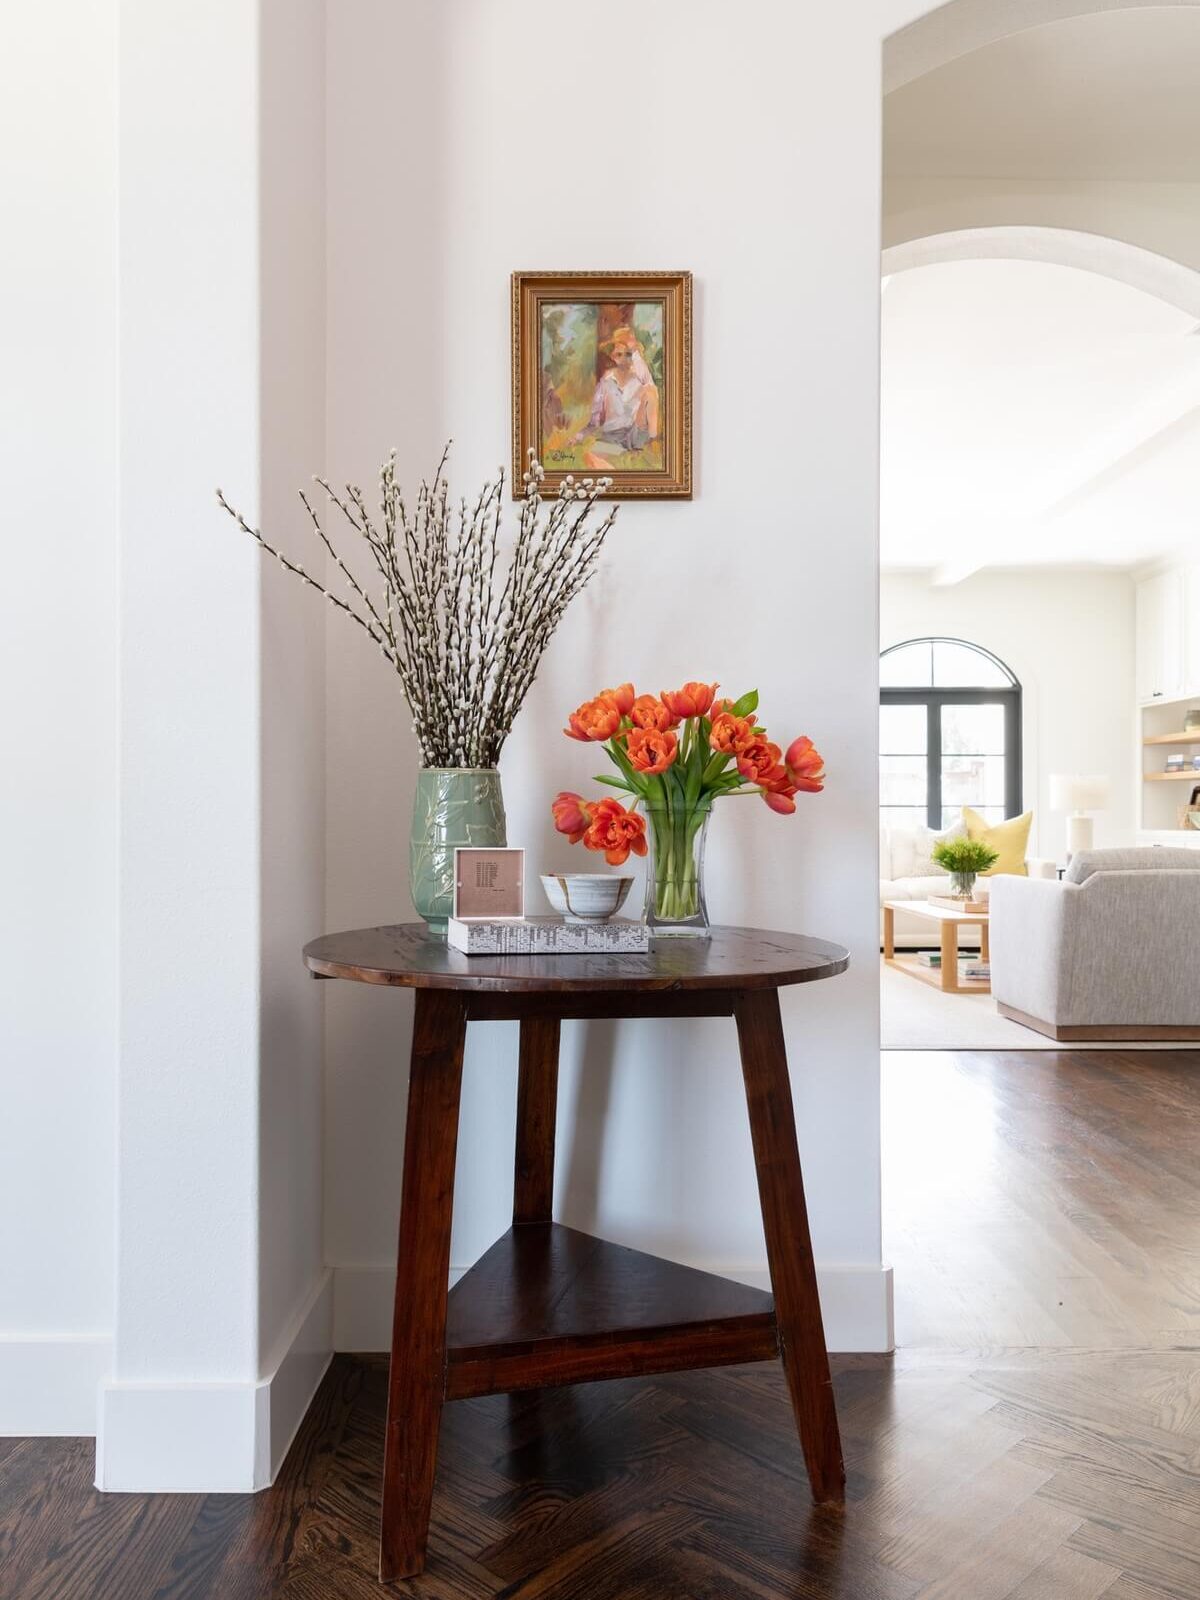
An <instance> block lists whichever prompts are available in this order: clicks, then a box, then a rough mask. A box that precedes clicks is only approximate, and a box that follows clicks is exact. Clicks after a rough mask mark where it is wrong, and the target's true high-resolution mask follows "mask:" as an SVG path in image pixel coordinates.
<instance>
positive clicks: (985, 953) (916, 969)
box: [883, 900, 992, 994]
mask: <svg viewBox="0 0 1200 1600" xmlns="http://www.w3.org/2000/svg"><path fill="white" fill-rule="evenodd" d="M897 911H906V912H907V913H908V914H909V916H913V917H924V918H926V919H927V920H928V921H930V922H936V923H937V924H938V925H939V928H940V930H941V931H940V941H941V949H942V965H941V969H940V970H939V969H938V968H937V967H923V966H922V965H921V963H920V962H919V961H918V960H917V958H916V956H915V955H900V956H898V955H897V954H896V912H897ZM960 928H978V929H979V954H980V956H981V957H982V958H983V960H985V961H987V960H989V959H990V954H991V952H990V947H989V945H988V914H987V912H986V911H952V910H951V909H950V907H949V906H934V905H930V903H929V901H928V900H888V901H885V902H884V907H883V959H884V960H885V961H886V962H887V963H888V964H889V965H890V966H893V967H895V968H896V969H897V971H899V972H907V973H909V974H910V976H911V977H914V978H919V979H920V980H921V982H922V983H928V984H930V985H931V986H932V987H933V988H935V989H941V990H942V992H943V993H944V994H991V992H992V985H991V982H990V980H989V979H987V978H967V979H964V980H960V979H959V976H958V930H959V929H960Z"/></svg>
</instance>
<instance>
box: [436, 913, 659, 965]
mask: <svg viewBox="0 0 1200 1600" xmlns="http://www.w3.org/2000/svg"><path fill="white" fill-rule="evenodd" d="M446 942H447V943H448V944H449V945H450V946H451V948H452V949H454V950H461V951H462V953H463V955H465V956H592V955H608V956H618V955H620V956H629V955H641V954H643V953H644V952H645V951H647V950H648V949H649V948H650V932H649V929H648V928H647V927H646V924H645V923H644V922H631V921H630V919H629V918H628V917H614V918H612V919H611V920H610V921H608V922H581V921H572V920H571V918H570V917H520V918H518V919H517V920H516V921H515V922H510V921H508V920H507V919H506V920H504V921H500V922H486V921H483V922H459V921H457V920H456V919H455V918H454V917H451V918H450V922H449V926H448V930H447V935H446Z"/></svg>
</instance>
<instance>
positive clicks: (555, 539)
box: [217, 445, 616, 932]
mask: <svg viewBox="0 0 1200 1600" xmlns="http://www.w3.org/2000/svg"><path fill="white" fill-rule="evenodd" d="M449 451H450V446H449V445H447V446H446V449H445V451H443V453H442V459H441V461H440V462H439V464H438V469H437V472H436V473H435V474H434V477H433V482H432V483H431V484H430V483H422V484H421V487H420V489H419V490H418V492H417V496H416V499H415V501H414V502H411V503H410V502H409V501H407V500H406V499H405V498H404V495H403V494H402V492H401V490H400V487H399V485H398V484H397V482H396V452H395V451H394V450H393V451H392V452H391V454H390V455H389V456H388V458H387V460H386V461H385V462H384V463H383V466H382V467H381V468H380V472H379V510H378V513H377V514H376V515H374V516H373V515H372V513H371V511H369V510H368V508H367V502H366V500H365V498H364V496H363V493H362V490H361V489H359V488H358V487H357V486H356V485H354V484H347V485H346V486H345V491H344V493H341V494H339V493H338V491H337V490H335V489H334V488H333V487H332V485H331V484H329V483H328V482H327V481H326V480H325V479H324V478H317V479H315V480H314V481H315V482H316V484H317V485H318V487H319V488H320V489H321V491H322V493H323V494H324V495H325V496H326V498H327V499H328V501H329V503H330V505H332V506H333V507H334V508H335V510H336V511H337V512H338V513H339V514H340V515H341V517H342V518H343V519H344V520H345V521H346V523H347V524H348V525H349V527H350V529H351V531H352V532H353V533H354V534H355V535H357V537H358V538H360V539H361V540H362V541H363V543H364V544H365V546H366V548H367V551H368V553H369V555H370V557H371V559H372V560H373V561H374V564H375V567H376V570H377V576H376V578H375V579H360V577H359V576H358V575H357V574H356V572H355V571H354V570H353V568H352V566H351V565H350V564H348V563H347V562H346V561H345V560H343V558H342V556H341V555H340V554H339V553H338V551H337V549H336V548H335V547H334V544H333V541H332V540H331V538H330V536H329V534H328V533H327V532H326V530H325V528H324V526H323V525H322V523H321V520H320V518H319V516H318V514H317V511H316V509H315V507H314V505H313V503H312V502H311V500H310V499H309V497H308V496H307V495H306V494H305V493H304V492H303V491H301V494H300V500H301V503H302V504H303V506H304V509H305V512H306V513H307V515H308V519H309V522H310V523H311V525H312V530H313V532H314V533H315V535H316V537H317V539H318V540H319V541H320V544H321V547H322V560H323V561H327V562H332V563H333V566H335V567H336V568H337V574H338V580H339V583H340V584H341V585H344V587H345V588H346V589H347V590H349V592H350V599H349V600H343V599H342V598H341V596H340V595H336V594H334V593H332V592H331V590H330V589H329V588H328V587H326V584H325V582H324V581H322V580H321V579H318V578H316V577H313V576H312V575H311V574H310V573H308V572H306V571H305V569H304V566H303V564H302V563H300V562H298V561H292V560H291V559H289V557H287V556H285V555H284V554H283V552H282V551H280V550H278V549H276V548H275V546H274V545H271V544H268V542H267V540H266V539H265V538H264V537H263V535H262V533H261V532H260V531H259V529H257V528H252V527H251V526H250V524H249V523H248V522H247V521H246V520H245V518H244V517H242V516H241V515H240V513H239V512H237V511H235V510H234V508H233V507H232V506H231V505H230V504H229V502H228V501H227V500H226V499H225V496H224V495H223V494H222V493H221V491H220V490H219V489H218V490H217V499H218V501H219V502H220V504H221V505H222V507H223V508H224V509H225V510H226V511H227V512H228V513H229V515H230V516H231V517H233V519H234V521H235V522H237V524H238V526H239V527H240V528H242V529H243V530H244V531H245V532H246V533H248V534H249V535H250V537H251V538H252V539H254V540H256V541H257V543H258V544H259V546H260V548H261V549H262V550H264V551H265V552H266V554H267V555H271V556H274V557H275V559H276V560H277V561H278V562H279V564H280V566H281V567H283V568H284V569H285V570H286V571H288V572H291V573H294V574H295V575H296V577H298V578H299V579H300V580H301V581H302V582H303V583H305V584H307V585H308V587H309V588H311V589H315V590H316V591H317V593H318V594H321V595H324V597H325V599H326V600H327V601H328V602H329V604H330V605H331V606H333V607H335V609H337V610H339V611H343V612H345V613H346V615H347V616H349V617H351V618H353V620H354V621H355V622H357V623H358V625H359V627H360V628H362V630H363V631H364V632H365V633H366V635H367V637H368V638H369V639H370V640H371V642H372V643H373V644H374V645H376V646H377V647H378V650H379V653H380V655H382V656H383V658H384V660H385V661H387V662H388V664H389V665H390V666H391V668H392V670H393V672H395V674H396V676H397V678H398V679H399V683H400V692H401V693H402V694H403V696H404V698H405V700H406V701H407V702H408V705H409V709H410V710H411V712H412V718H413V723H412V726H413V732H414V734H415V735H416V739H417V745H418V748H419V750H420V753H421V765H422V768H423V770H422V771H421V773H420V774H419V775H418V778H417V791H416V797H415V801H414V805H413V817H412V832H411V837H410V842H409V881H410V888H411V893H412V899H413V905H414V906H415V907H416V909H417V913H418V915H420V916H421V917H423V918H424V919H425V921H426V922H428V923H429V925H430V928H431V930H432V931H434V932H444V930H445V926H446V919H447V917H448V916H449V915H450V912H451V909H452V906H453V901H454V851H455V849H456V848H457V847H459V846H471V847H488V848H496V847H501V846H503V845H505V844H506V843H507V838H506V833H505V819H504V800H503V797H502V794H501V789H500V774H499V772H498V771H497V770H496V764H497V762H498V761H499V759H500V751H501V750H502V748H503V746H504V741H505V739H506V738H507V737H508V734H509V732H510V730H511V728H512V725H513V719H514V718H515V717H516V715H517V713H518V711H520V709H521V706H522V704H523V702H524V700H525V696H526V695H527V694H528V692H529V688H530V685H531V684H532V683H533V680H534V678H535V676H536V675H537V669H538V666H539V664H540V662H541V659H542V656H543V654H544V653H545V650H546V647H547V645H548V644H549V643H550V639H551V637H552V635H553V633H554V630H555V628H556V627H557V626H558V624H559V622H560V621H561V620H562V616H563V613H564V612H565V611H566V609H567V607H568V606H569V605H570V603H571V601H572V600H573V599H574V598H575V596H576V595H577V594H578V593H579V592H580V590H581V589H582V588H583V587H584V586H585V584H586V583H587V581H588V579H589V578H590V577H591V575H592V573H593V572H594V571H595V567H596V562H597V560H598V559H599V556H600V552H601V549H602V548H603V545H604V541H605V539H606V537H607V535H608V532H609V529H610V528H611V527H612V524H613V519H614V517H615V516H616V509H615V508H614V509H613V510H611V511H609V512H608V515H607V516H605V517H604V518H603V520H602V521H600V522H599V523H597V522H596V521H595V520H594V519H593V516H592V511H593V507H594V505H595V502H596V500H597V499H598V498H599V496H600V495H602V494H604V493H605V491H606V490H607V489H608V487H609V479H608V478H606V477H590V478H588V479H586V480H585V481H584V482H582V483H579V484H576V483H575V482H574V480H573V479H571V478H566V479H564V480H563V482H562V483H561V484H560V485H559V488H558V491H557V493H556V495H555V498H554V500H553V502H552V503H551V504H550V505H549V508H547V507H546V506H544V505H543V503H542V499H543V486H544V479H545V477H546V474H545V473H544V472H543V470H542V467H541V465H540V463H539V462H538V461H537V459H536V457H535V456H534V455H533V454H532V452H531V453H530V455H529V459H528V465H527V466H526V467H525V471H524V477H523V484H524V488H523V491H522V499H521V510H520V516H519V519H518V524H517V529H516V533H515V535H513V536H510V537H508V538H505V536H504V535H503V533H502V527H501V522H502V507H503V503H504V482H505V474H504V472H503V471H501V472H500V473H499V475H498V476H497V478H496V480H495V481H494V482H492V483H488V484H485V485H484V487H483V488H482V489H481V490H480V492H479V494H478V495H477V496H476V497H475V499H474V501H473V502H468V501H467V500H462V501H461V502H460V503H459V504H458V505H457V506H454V505H452V504H451V501H450V491H449V487H448V485H447V482H446V460H447V456H448V455H449ZM372 591H374V594H375V598H372Z"/></svg>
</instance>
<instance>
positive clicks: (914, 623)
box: [879, 569, 1136, 861]
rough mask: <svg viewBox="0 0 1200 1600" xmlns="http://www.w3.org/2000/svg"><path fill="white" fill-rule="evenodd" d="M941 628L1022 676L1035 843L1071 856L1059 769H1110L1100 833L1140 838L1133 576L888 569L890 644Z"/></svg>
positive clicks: (1041, 850)
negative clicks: (952, 580)
mask: <svg viewBox="0 0 1200 1600" xmlns="http://www.w3.org/2000/svg"><path fill="white" fill-rule="evenodd" d="M938 635H940V636H948V637H950V638H955V639H966V640H968V641H969V642H970V643H972V644H978V645H981V646H982V647H983V648H984V649H985V650H990V651H991V652H992V654H993V655H997V656H999V657H1000V659H1001V660H1002V661H1003V662H1005V664H1006V665H1007V666H1009V667H1010V668H1011V669H1012V671H1013V672H1014V673H1015V674H1016V676H1017V678H1018V679H1019V680H1020V683H1021V690H1022V694H1021V710H1022V727H1023V741H1022V777H1023V782H1024V800H1023V804H1024V807H1025V809H1027V810H1032V811H1033V813H1034V824H1033V832H1032V834H1031V838H1030V854H1031V855H1035V856H1044V857H1051V858H1053V859H1054V860H1056V861H1063V860H1065V852H1066V822H1065V819H1064V818H1063V817H1061V816H1059V815H1058V814H1056V813H1054V812H1052V811H1051V810H1050V774H1051V773H1052V772H1087V773H1104V774H1106V775H1107V776H1108V777H1109V778H1110V779H1111V783H1112V801H1111V804H1110V806H1109V808H1108V809H1107V810H1106V811H1104V812H1100V813H1097V815H1096V817H1095V828H1096V843H1097V845H1101V846H1107V845H1123V844H1133V843H1134V842H1135V841H1134V828H1135V825H1136V823H1135V816H1134V786H1135V777H1134V773H1133V754H1134V744H1133V726H1134V665H1133V649H1134V627H1133V579H1132V577H1131V576H1130V575H1129V574H1128V573H1124V572H1112V573H1107V572H1064V571H1056V570H1054V569H1036V570H1034V569H1031V570H1025V571H1013V572H1000V571H992V572H983V573H977V574H976V575H975V576H973V577H971V578H967V579H965V580H964V581H963V582H962V583H957V584H953V585H948V586H944V587H935V586H933V585H932V584H930V582H929V579H928V575H927V574H923V573H896V572H885V573H884V574H883V576H882V578H881V581H880V618H879V637H880V648H881V649H885V650H886V649H888V648H889V647H890V646H892V645H894V644H901V643H903V642H904V640H906V639H920V638H926V637H930V636H938Z"/></svg>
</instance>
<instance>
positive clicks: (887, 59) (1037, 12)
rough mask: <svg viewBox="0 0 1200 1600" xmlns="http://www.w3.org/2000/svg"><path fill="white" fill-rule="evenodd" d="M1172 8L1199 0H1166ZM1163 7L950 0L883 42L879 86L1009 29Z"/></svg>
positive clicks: (888, 87) (1152, 2) (1066, 0)
mask: <svg viewBox="0 0 1200 1600" xmlns="http://www.w3.org/2000/svg"><path fill="white" fill-rule="evenodd" d="M1170 5H1173V6H1174V8H1184V7H1194V6H1197V5H1200V0H1169V6H1170ZM1152 8H1153V9H1159V10H1161V9H1163V7H1162V6H1161V5H1160V4H1159V0H949V3H948V4H946V5H941V6H937V7H935V8H934V9H933V10H930V11H927V12H926V13H925V15H924V16H922V17H918V18H917V19H916V21H915V22H910V23H909V24H908V25H907V27H904V28H899V29H897V31H896V32H895V33H893V34H891V35H890V36H889V37H888V38H887V39H885V40H884V42H883V92H884V94H889V93H890V92H891V91H892V90H893V89H899V88H900V87H901V86H902V85H903V84H906V83H912V82H913V80H914V79H916V78H923V77H924V76H925V74H926V73H927V72H933V71H934V70H935V69H936V68H937V67H941V66H944V65H945V64H946V62H948V61H954V60H956V59H957V58H958V57H959V56H965V55H969V54H970V53H971V51H973V50H980V49H982V48H983V47H984V46H985V45H989V44H994V43H995V42H996V41H997V40H998V39H1006V38H1008V37H1009V36H1010V35H1012V34H1014V33H1024V32H1026V31H1027V30H1028V29H1030V28H1043V27H1045V26H1046V25H1047V24H1048V23H1053V22H1064V21H1066V20H1067V19H1068V18H1071V17H1086V16H1092V15H1095V14H1098V13H1100V12H1103V11H1142V10H1149V9H1152Z"/></svg>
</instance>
